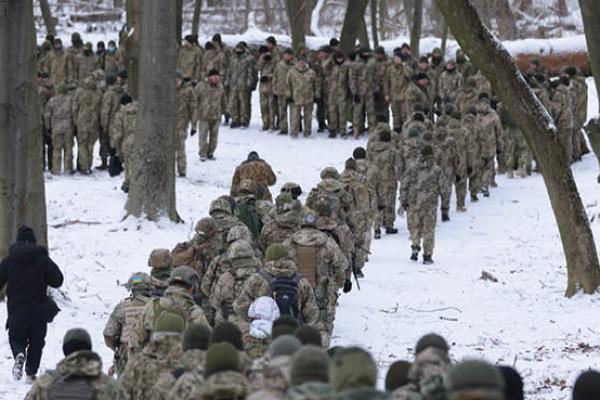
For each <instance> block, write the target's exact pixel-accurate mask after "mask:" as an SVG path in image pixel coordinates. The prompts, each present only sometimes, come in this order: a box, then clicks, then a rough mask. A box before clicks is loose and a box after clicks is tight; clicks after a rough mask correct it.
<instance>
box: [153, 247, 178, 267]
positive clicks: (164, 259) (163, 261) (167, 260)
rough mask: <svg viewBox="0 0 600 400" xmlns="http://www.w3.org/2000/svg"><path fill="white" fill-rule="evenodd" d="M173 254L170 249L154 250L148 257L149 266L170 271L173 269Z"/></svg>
mask: <svg viewBox="0 0 600 400" xmlns="http://www.w3.org/2000/svg"><path fill="white" fill-rule="evenodd" d="M171 261H172V259H171V252H170V251H169V250H168V249H154V250H152V252H151V253H150V257H148V266H149V267H150V268H157V269H168V268H171Z"/></svg>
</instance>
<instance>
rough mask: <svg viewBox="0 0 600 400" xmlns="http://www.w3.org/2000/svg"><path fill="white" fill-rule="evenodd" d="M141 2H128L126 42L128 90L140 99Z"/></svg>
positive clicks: (130, 0) (128, 0)
mask: <svg viewBox="0 0 600 400" xmlns="http://www.w3.org/2000/svg"><path fill="white" fill-rule="evenodd" d="M139 1H140V0H127V2H126V3H125V7H126V12H127V30H128V32H129V34H128V36H127V40H126V42H125V49H126V50H125V55H126V57H125V66H126V68H127V90H128V91H129V94H130V95H131V96H132V97H133V98H134V99H137V98H138V86H139V85H138V82H139V72H140V63H139V61H140V29H139V20H140V8H139V4H140V3H139Z"/></svg>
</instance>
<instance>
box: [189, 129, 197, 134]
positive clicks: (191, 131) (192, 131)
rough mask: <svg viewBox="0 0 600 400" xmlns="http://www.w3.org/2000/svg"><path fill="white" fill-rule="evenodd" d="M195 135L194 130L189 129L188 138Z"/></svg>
mask: <svg viewBox="0 0 600 400" xmlns="http://www.w3.org/2000/svg"><path fill="white" fill-rule="evenodd" d="M195 134H196V130H195V129H194V128H192V129H190V136H194V135H195Z"/></svg>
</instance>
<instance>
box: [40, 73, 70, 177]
mask: <svg viewBox="0 0 600 400" xmlns="http://www.w3.org/2000/svg"><path fill="white" fill-rule="evenodd" d="M44 112H45V114H44V121H45V126H46V127H47V129H48V130H49V131H50V132H51V134H52V146H53V149H52V173H53V174H55V175H57V174H60V171H61V168H62V166H63V153H64V167H65V172H66V173H68V174H72V173H73V125H74V124H73V100H72V97H71V95H69V94H68V92H67V86H66V85H65V84H64V83H61V84H58V85H57V88H56V95H55V96H53V97H52V98H51V99H50V100H48V104H46V107H45V111H44Z"/></svg>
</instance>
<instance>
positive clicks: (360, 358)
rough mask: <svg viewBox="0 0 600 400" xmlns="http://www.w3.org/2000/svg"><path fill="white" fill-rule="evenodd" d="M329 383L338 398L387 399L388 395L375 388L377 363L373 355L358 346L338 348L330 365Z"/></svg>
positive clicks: (341, 399)
mask: <svg viewBox="0 0 600 400" xmlns="http://www.w3.org/2000/svg"><path fill="white" fill-rule="evenodd" d="M331 385H332V387H333V391H334V393H335V398H336V399H339V400H353V399H370V400H387V399H389V398H390V397H389V395H388V394H387V393H385V392H380V391H379V390H377V389H376V385H377V365H376V364H375V360H373V357H372V356H371V355H370V354H369V353H368V352H367V351H365V350H363V349H361V348H359V347H347V348H342V349H340V350H338V351H337V352H336V353H335V355H334V356H333V360H332V365H331Z"/></svg>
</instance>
